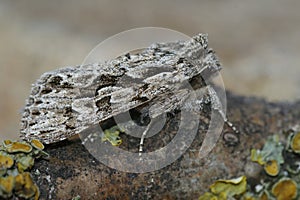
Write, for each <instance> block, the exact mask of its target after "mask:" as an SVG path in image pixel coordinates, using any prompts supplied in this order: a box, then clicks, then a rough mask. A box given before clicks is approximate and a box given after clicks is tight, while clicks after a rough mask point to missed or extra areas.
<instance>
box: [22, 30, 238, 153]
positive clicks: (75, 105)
mask: <svg viewBox="0 0 300 200" xmlns="http://www.w3.org/2000/svg"><path fill="white" fill-rule="evenodd" d="M207 42H208V41H207V35H206V34H198V35H196V36H194V37H193V38H191V40H189V41H174V42H169V43H156V44H153V45H151V46H150V47H148V48H146V49H143V50H142V51H140V52H136V53H130V52H129V53H126V54H124V55H121V56H119V57H117V58H115V59H112V60H108V61H105V62H102V63H93V64H88V65H83V66H71V67H65V68H61V69H57V70H54V71H50V72H46V73H44V74H43V75H42V76H41V77H40V78H39V79H38V80H37V81H36V82H35V83H34V84H33V85H32V89H31V93H30V95H29V98H28V99H27V101H26V105H25V108H24V111H23V113H22V119H21V131H20V132H21V138H22V139H25V140H31V139H39V140H40V141H42V142H43V143H46V144H50V143H55V142H58V141H62V140H65V139H67V138H69V137H71V136H73V135H75V134H78V133H80V132H82V131H84V130H86V129H87V128H89V127H90V126H91V125H95V124H97V123H101V122H104V121H105V120H108V119H109V118H112V117H114V116H116V115H119V114H121V113H124V112H127V111H129V110H132V109H137V110H139V112H140V113H141V114H142V115H145V116H148V117H150V119H155V118H157V117H158V116H160V115H161V114H163V113H167V112H172V111H173V110H175V109H178V108H180V107H181V108H184V109H188V110H191V111H196V112H201V109H202V104H203V103H204V102H207V101H209V102H212V108H213V109H217V110H219V111H220V114H221V115H222V116H223V119H224V121H225V122H226V123H228V125H230V126H231V127H232V128H233V129H234V130H235V131H236V129H235V127H234V126H233V125H232V124H231V123H230V122H228V121H227V119H226V117H225V115H224V114H223V113H222V111H221V110H222V109H221V105H220V103H219V102H218V98H217V97H216V96H215V93H214V90H213V89H212V88H211V87H209V85H208V84H207V82H206V81H205V79H208V78H210V77H213V76H214V74H215V73H216V72H218V71H220V70H221V65H220V62H219V61H218V58H217V56H216V55H215V53H214V51H213V50H212V49H210V48H208V44H207ZM187 84H188V85H190V86H191V87H185V85H187ZM199 88H200V89H201V88H205V91H206V95H204V96H203V97H202V98H201V99H200V100H199V101H198V104H197V103H195V102H186V101H188V99H189V98H188V97H189V95H190V92H191V90H195V89H199ZM146 134H147V133H146V132H145V133H143V135H142V138H141V144H140V146H142V143H143V140H144V138H145V136H146ZM140 151H141V147H140Z"/></svg>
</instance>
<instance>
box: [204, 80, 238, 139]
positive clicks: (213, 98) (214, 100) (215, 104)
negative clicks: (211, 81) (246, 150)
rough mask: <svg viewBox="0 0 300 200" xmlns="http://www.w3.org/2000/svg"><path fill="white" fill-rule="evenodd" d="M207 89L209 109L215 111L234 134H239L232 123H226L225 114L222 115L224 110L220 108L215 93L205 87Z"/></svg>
mask: <svg viewBox="0 0 300 200" xmlns="http://www.w3.org/2000/svg"><path fill="white" fill-rule="evenodd" d="M207 89H208V93H209V98H211V99H210V102H211V107H212V109H214V110H216V111H217V112H218V113H219V114H220V116H221V117H222V118H223V121H224V123H225V124H226V125H227V126H228V127H229V128H230V129H231V130H232V131H233V132H234V133H235V134H239V131H238V129H237V128H236V126H234V125H233V123H231V122H230V121H228V119H227V117H226V114H225V113H224V111H223V110H224V109H223V107H222V103H221V101H220V99H219V97H218V95H217V93H216V91H215V90H214V89H213V88H212V87H211V86H207Z"/></svg>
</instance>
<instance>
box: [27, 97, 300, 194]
mask: <svg viewBox="0 0 300 200" xmlns="http://www.w3.org/2000/svg"><path fill="white" fill-rule="evenodd" d="M228 104H229V105H228V118H229V119H230V120H231V121H232V122H233V123H234V124H235V125H236V126H237V127H238V128H239V130H240V132H241V134H240V141H239V143H238V144H237V145H233V146H228V145H226V143H225V141H224V139H223V137H220V139H219V141H218V143H217V145H216V147H215V148H214V149H213V151H212V152H211V153H210V154H209V155H208V156H207V157H206V158H204V159H199V158H198V157H197V153H195V152H197V149H199V144H200V143H201V141H202V138H201V132H203V130H201V129H199V134H198V136H197V137H196V138H195V140H194V141H193V143H192V145H191V146H190V148H189V149H188V150H187V151H186V152H185V153H184V154H183V155H182V156H181V157H180V158H179V159H178V160H177V161H175V162H174V163H172V164H171V165H169V166H167V167H165V168H163V169H160V170H158V171H154V172H149V173H140V174H138V173H137V174H136V173H125V172H120V171H117V170H115V169H111V168H109V167H107V166H105V165H103V164H102V163H100V162H98V161H97V160H96V159H95V158H93V157H92V156H91V155H90V154H89V152H88V151H87V150H86V149H85V147H84V146H83V145H81V141H80V140H79V139H75V140H69V141H64V142H61V143H57V144H54V145H50V146H47V148H46V151H47V152H48V153H49V154H50V156H51V158H50V160H49V161H45V160H40V161H39V162H37V163H36V165H35V169H33V171H35V170H36V169H38V170H39V172H40V175H34V178H35V180H36V182H37V184H38V185H39V187H40V191H41V199H71V198H72V197H75V196H77V195H79V196H80V197H81V199H197V197H199V196H200V195H201V194H202V193H203V192H204V191H206V190H207V189H208V187H209V185H210V184H212V183H213V182H214V181H215V180H217V179H221V178H222V179H225V178H233V177H237V176H241V175H247V176H248V182H249V183H250V184H251V183H257V181H258V180H259V178H260V177H261V176H263V174H262V173H260V172H261V171H260V168H258V167H257V165H256V164H255V163H252V162H250V158H249V156H250V149H251V148H261V147H262V145H263V144H264V142H265V139H266V138H267V136H269V135H272V134H277V133H278V134H280V135H281V136H283V134H282V132H283V131H285V130H288V129H290V128H291V127H292V126H294V125H296V124H300V120H299V119H300V102H295V103H271V102H267V101H265V100H263V99H258V98H251V97H242V96H235V95H232V94H230V93H229V94H228ZM175 122H176V117H175V118H174V117H173V118H172V117H171V118H170V120H169V121H168V124H169V125H171V124H172V123H175ZM201 123H202V124H201V125H200V127H202V128H204V127H205V126H206V125H205V123H203V122H201ZM165 129H168V126H167V127H166V128H165ZM165 129H164V130H162V132H164V131H166V130H165ZM166 134H168V131H166V132H165V133H164V134H163V135H166ZM170 134H171V132H170ZM160 135H161V134H160ZM222 136H223V135H222ZM162 137H163V136H162ZM123 143H124V144H126V141H123ZM127 144H128V143H127ZM129 146H130V145H129ZM131 147H132V148H136V145H135V146H131ZM147 147H150V146H149V142H148V143H147V140H146V146H145V149H147Z"/></svg>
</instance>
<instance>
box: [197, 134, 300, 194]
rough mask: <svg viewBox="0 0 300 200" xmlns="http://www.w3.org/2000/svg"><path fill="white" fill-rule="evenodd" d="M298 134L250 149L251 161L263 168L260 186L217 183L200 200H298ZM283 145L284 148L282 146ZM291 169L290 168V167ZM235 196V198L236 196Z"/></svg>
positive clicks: (238, 181)
mask: <svg viewBox="0 0 300 200" xmlns="http://www.w3.org/2000/svg"><path fill="white" fill-rule="evenodd" d="M298 133H299V132H294V133H292V134H290V135H289V137H288V138H287V139H286V141H279V137H278V136H277V135H275V136H272V137H269V138H268V139H267V141H266V143H265V144H264V146H263V148H262V149H252V150H251V155H250V158H251V160H252V161H253V162H257V163H259V164H260V165H262V166H263V168H264V171H265V172H266V174H265V175H264V176H261V177H260V183H259V184H257V185H250V184H248V183H247V182H246V177H245V178H242V177H243V176H242V177H240V178H238V179H231V180H218V181H216V182H215V183H214V184H212V185H211V187H210V192H206V193H204V194H203V195H202V196H201V197H200V198H199V200H225V199H241V200H296V199H299V198H300V195H299V194H300V162H299V161H300V155H299V154H298V153H297V151H295V149H296V148H295V147H296V145H297V142H296V144H294V147H293V145H292V144H293V142H295V141H293V140H297V137H298ZM284 144H285V145H284ZM292 165H293V166H292ZM237 195H238V196H237Z"/></svg>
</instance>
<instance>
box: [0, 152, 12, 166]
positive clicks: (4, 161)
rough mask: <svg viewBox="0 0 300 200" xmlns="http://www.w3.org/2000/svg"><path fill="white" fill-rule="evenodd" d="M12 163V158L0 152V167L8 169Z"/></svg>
mask: <svg viewBox="0 0 300 200" xmlns="http://www.w3.org/2000/svg"><path fill="white" fill-rule="evenodd" d="M13 165H14V160H13V159H12V158H11V157H10V156H8V155H1V154H0V169H8V168H11V167H12V166H13Z"/></svg>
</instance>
